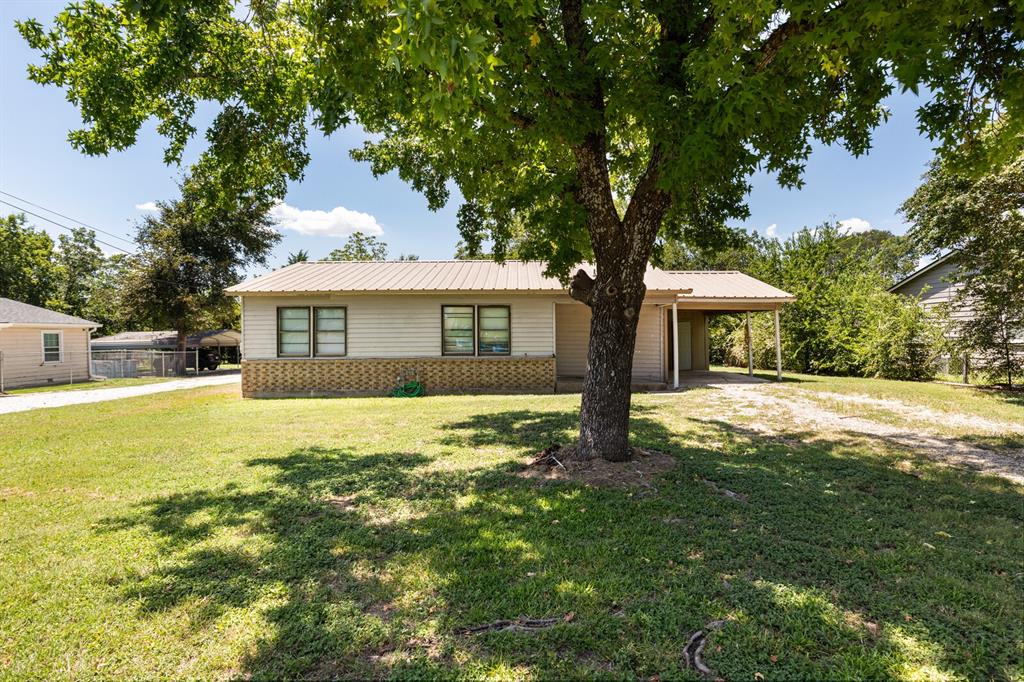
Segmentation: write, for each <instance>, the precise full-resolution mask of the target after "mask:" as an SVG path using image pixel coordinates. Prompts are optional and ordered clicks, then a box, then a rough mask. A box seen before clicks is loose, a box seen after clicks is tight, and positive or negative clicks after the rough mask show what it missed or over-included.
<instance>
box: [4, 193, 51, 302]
mask: <svg viewBox="0 0 1024 682" xmlns="http://www.w3.org/2000/svg"><path fill="white" fill-rule="evenodd" d="M53 256H54V254H53V240H52V239H51V238H50V235H48V234H46V232H44V231H42V230H37V229H35V228H33V227H32V226H31V225H29V224H28V223H27V222H26V220H25V216H24V215H23V214H20V213H18V214H11V215H8V216H5V217H3V218H0V296H2V297H4V298H10V299H13V300H15V301H21V302H22V303H28V304H31V305H37V306H43V307H46V306H47V305H52V304H53V298H54V293H55V287H56V280H57V277H58V273H57V269H56V267H55V266H54V261H53Z"/></svg>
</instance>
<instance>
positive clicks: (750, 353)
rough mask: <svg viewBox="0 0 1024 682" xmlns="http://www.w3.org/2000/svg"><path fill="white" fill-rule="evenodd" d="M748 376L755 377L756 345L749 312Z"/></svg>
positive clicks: (747, 329)
mask: <svg viewBox="0 0 1024 682" xmlns="http://www.w3.org/2000/svg"><path fill="white" fill-rule="evenodd" d="M746 337H747V376H751V377H752V376H754V344H753V341H752V339H751V333H750V313H749V312H747V328H746Z"/></svg>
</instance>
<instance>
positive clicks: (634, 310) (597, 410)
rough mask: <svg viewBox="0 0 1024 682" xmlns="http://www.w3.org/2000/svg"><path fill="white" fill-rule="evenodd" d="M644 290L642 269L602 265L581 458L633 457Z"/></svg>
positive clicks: (595, 297) (596, 288) (593, 312)
mask: <svg viewBox="0 0 1024 682" xmlns="http://www.w3.org/2000/svg"><path fill="white" fill-rule="evenodd" d="M645 269H646V268H645ZM624 279H625V280H626V281H624ZM645 291H646V289H645V287H644V284H643V270H641V271H640V272H639V277H637V273H636V272H628V271H626V272H623V271H619V272H609V271H608V270H607V269H601V270H598V274H597V279H596V280H595V281H594V287H593V289H592V292H591V303H590V311H591V318H590V345H589V348H588V349H587V373H586V376H585V377H584V379H583V398H582V404H581V407H580V439H579V444H578V453H579V457H580V459H595V458H602V459H606V460H608V461H612V462H621V461H626V460H628V459H629V458H630V456H631V450H630V447H629V409H630V404H631V402H632V389H631V385H632V379H633V350H634V347H635V345H636V327H637V320H638V319H639V317H640V305H641V304H642V303H643V299H644V293H645Z"/></svg>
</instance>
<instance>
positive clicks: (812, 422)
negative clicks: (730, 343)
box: [716, 385, 1024, 485]
mask: <svg viewBox="0 0 1024 682" xmlns="http://www.w3.org/2000/svg"><path fill="white" fill-rule="evenodd" d="M763 389H764V387H763V386H744V385H727V386H722V387H721V391H720V392H719V393H718V394H716V395H717V396H719V397H721V398H724V399H726V400H728V402H729V408H730V409H731V410H732V411H733V413H734V414H740V415H744V416H749V417H750V418H751V419H752V421H751V422H750V423H749V424H747V426H748V427H749V428H751V429H753V430H754V431H757V432H758V433H762V434H764V435H770V436H773V437H780V436H785V435H786V433H785V431H786V430H799V429H806V430H807V431H808V432H813V433H820V434H822V436H821V437H833V436H834V435H835V434H840V433H847V434H852V435H857V436H864V437H867V438H869V439H872V440H877V441H881V442H882V443H884V444H887V445H890V446H897V447H900V448H903V449H906V450H910V451H911V452H914V453H917V454H920V455H923V456H925V457H927V458H929V459H931V460H933V461H936V462H939V463H942V464H947V465H951V466H955V467H960V468H964V469H970V470H972V471H977V472H980V473H984V474H989V475H993V476H1000V477H1002V478H1005V479H1007V480H1009V481H1012V482H1013V483H1016V484H1018V485H1024V449H1022V448H1010V449H1001V450H998V451H997V450H989V449H986V448H981V447H978V446H976V445H972V444H970V443H967V442H965V441H962V440H959V439H957V438H950V437H946V436H938V435H932V434H927V433H923V432H921V431H920V430H919V429H913V430H911V429H909V428H905V427H900V426H894V425H892V424H885V423H882V422H877V421H874V420H872V419H868V418H866V417H860V416H856V415H841V414H838V413H837V412H833V411H831V410H828V409H825V408H823V407H821V406H819V405H817V404H816V403H814V402H813V401H812V400H808V399H806V398H801V397H799V396H796V395H792V394H786V395H784V396H780V395H775V394H773V393H771V392H769V391H766V390H763ZM767 414H771V415H774V416H775V418H776V420H777V421H774V420H773V422H772V423H771V424H767V423H764V422H763V421H761V419H763V418H764V415H767ZM780 421H781V422H783V423H785V425H786V427H785V429H784V430H780V429H779V428H778V427H777V426H776V424H777V423H778V422H780ZM780 431H781V432H780ZM814 439H815V438H811V440H814ZM907 473H910V472H907ZM911 475H914V474H911Z"/></svg>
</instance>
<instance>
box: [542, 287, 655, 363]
mask: <svg viewBox="0 0 1024 682" xmlns="http://www.w3.org/2000/svg"><path fill="white" fill-rule="evenodd" d="M589 338H590V308H588V307H587V306H585V305H583V304H582V303H560V304H558V306H557V307H556V321H555V340H556V343H555V346H556V350H555V356H556V358H557V371H558V375H559V376H563V377H582V376H583V375H584V374H585V373H586V371H587V342H588V340H589ZM663 356H664V348H663V340H662V328H661V323H660V321H659V314H658V308H657V306H653V305H645V306H643V307H642V308H641V309H640V319H639V320H638V321H637V329H636V349H635V351H634V353H633V378H634V379H636V380H642V381H662V380H663V371H662V357H663Z"/></svg>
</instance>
